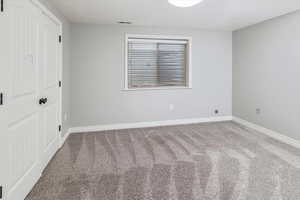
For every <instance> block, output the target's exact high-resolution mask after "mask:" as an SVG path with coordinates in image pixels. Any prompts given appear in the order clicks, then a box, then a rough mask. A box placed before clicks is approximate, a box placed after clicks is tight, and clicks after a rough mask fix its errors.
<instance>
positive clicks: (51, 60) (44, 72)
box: [39, 15, 60, 168]
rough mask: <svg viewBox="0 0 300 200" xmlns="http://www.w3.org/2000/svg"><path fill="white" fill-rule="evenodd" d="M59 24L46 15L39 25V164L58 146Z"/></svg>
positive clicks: (45, 163)
mask: <svg viewBox="0 0 300 200" xmlns="http://www.w3.org/2000/svg"><path fill="white" fill-rule="evenodd" d="M59 31H60V29H59V26H58V25H57V24H56V23H55V22H54V21H52V20H51V19H50V18H49V17H47V16H45V15H44V16H43V17H42V21H41V26H40V30H39V32H40V41H39V49H40V51H39V52H40V56H39V57H40V60H39V67H40V76H39V80H40V92H39V93H40V95H41V96H40V97H41V98H42V97H43V98H47V103H46V104H45V105H43V106H42V107H41V108H42V109H41V111H40V119H41V120H42V123H41V124H40V132H41V133H42V134H41V138H40V148H41V166H42V168H43V167H45V166H46V165H47V163H48V162H49V160H50V159H51V158H52V156H53V155H54V154H55V152H56V150H57V149H58V148H59V146H60V137H59V130H58V125H59V87H58V77H59V70H58V69H59V59H60V57H59V53H60V49H59V42H58V36H59Z"/></svg>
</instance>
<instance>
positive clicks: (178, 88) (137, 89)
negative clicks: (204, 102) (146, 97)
mask: <svg viewBox="0 0 300 200" xmlns="http://www.w3.org/2000/svg"><path fill="white" fill-rule="evenodd" d="M182 89H192V87H153V88H124V89H123V91H147V90H182Z"/></svg>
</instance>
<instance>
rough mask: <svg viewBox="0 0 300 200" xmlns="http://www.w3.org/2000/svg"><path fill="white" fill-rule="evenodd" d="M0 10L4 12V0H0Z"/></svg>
mask: <svg viewBox="0 0 300 200" xmlns="http://www.w3.org/2000/svg"><path fill="white" fill-rule="evenodd" d="M0 9H1V12H4V0H1V8H0Z"/></svg>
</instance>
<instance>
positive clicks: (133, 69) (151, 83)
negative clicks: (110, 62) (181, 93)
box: [127, 38, 188, 88]
mask: <svg viewBox="0 0 300 200" xmlns="http://www.w3.org/2000/svg"><path fill="white" fill-rule="evenodd" d="M127 45H128V48H127V49H128V55H127V59H128V60H127V64H128V67H127V70H128V71H127V75H128V88H155V87H173V86H175V87H176V86H177V87H185V86H187V49H188V48H187V45H188V41H187V40H167V39H136V38H129V39H128V44H127Z"/></svg>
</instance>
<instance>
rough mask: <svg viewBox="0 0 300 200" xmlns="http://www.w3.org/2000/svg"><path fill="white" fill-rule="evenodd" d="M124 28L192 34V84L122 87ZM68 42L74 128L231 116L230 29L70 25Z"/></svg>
mask: <svg viewBox="0 0 300 200" xmlns="http://www.w3.org/2000/svg"><path fill="white" fill-rule="evenodd" d="M125 33H130V34H164V35H184V36H192V38H193V44H192V45H193V47H192V54H193V55H192V57H193V58H192V65H193V89H177V90H176V89H172V90H149V91H123V88H124V56H125V54H124V39H125ZM71 43H72V49H71V61H72V69H71V85H72V87H71V121H72V126H74V127H76V126H88V125H103V124H114V123H131V122H141V121H157V120H173V119H183V118H201V117H211V116H214V115H213V110H214V109H215V108H217V109H219V110H220V116H229V115H231V111H232V107H231V106H232V100H231V98H232V86H231V84H232V33H231V32H210V31H196V30H176V29H161V28H143V27H132V26H121V27H120V26H105V25H103V26H101V25H81V24H74V25H73V24H72V26H71ZM169 104H174V105H175V109H174V110H173V112H171V111H170V110H169Z"/></svg>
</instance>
